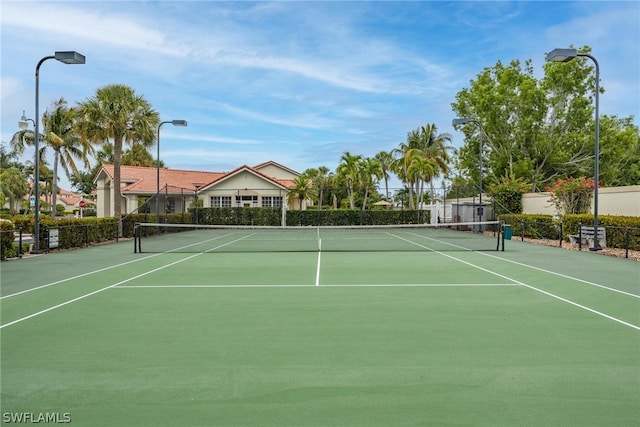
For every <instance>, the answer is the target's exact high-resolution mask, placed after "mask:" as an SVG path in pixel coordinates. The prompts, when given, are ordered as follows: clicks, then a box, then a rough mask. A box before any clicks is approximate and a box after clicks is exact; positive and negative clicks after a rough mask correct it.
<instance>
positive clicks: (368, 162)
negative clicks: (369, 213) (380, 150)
mask: <svg viewBox="0 0 640 427" xmlns="http://www.w3.org/2000/svg"><path fill="white" fill-rule="evenodd" d="M360 165H361V170H360V176H361V185H362V187H363V188H364V201H363V202H362V210H365V209H366V207H367V196H368V195H369V190H370V189H371V188H375V186H376V184H377V183H378V181H379V180H380V178H381V177H382V167H381V166H380V163H379V162H378V161H377V160H376V159H374V158H371V157H367V158H365V159H364V160H363V161H362V162H361V164H360Z"/></svg>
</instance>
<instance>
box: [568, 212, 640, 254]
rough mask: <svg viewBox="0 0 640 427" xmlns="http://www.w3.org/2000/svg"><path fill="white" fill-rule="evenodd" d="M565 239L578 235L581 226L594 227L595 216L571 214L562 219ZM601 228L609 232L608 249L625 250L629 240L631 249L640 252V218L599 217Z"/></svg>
mask: <svg viewBox="0 0 640 427" xmlns="http://www.w3.org/2000/svg"><path fill="white" fill-rule="evenodd" d="M562 224H563V230H562V231H563V237H564V239H565V240H566V241H568V240H569V235H571V234H575V235H577V234H578V233H579V232H580V225H581V224H582V225H587V226H593V215H590V214H571V215H565V216H563V217H562ZM598 224H599V226H603V227H605V229H606V230H607V247H610V248H625V247H626V239H627V237H628V238H629V249H633V250H636V251H640V217H635V216H614V215H598Z"/></svg>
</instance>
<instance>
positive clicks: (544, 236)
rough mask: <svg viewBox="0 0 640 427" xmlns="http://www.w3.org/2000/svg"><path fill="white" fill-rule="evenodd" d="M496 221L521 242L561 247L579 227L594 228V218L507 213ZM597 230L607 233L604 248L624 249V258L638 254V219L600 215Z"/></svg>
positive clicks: (586, 216)
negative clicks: (550, 243) (543, 243)
mask: <svg viewBox="0 0 640 427" xmlns="http://www.w3.org/2000/svg"><path fill="white" fill-rule="evenodd" d="M498 219H499V220H500V221H504V223H505V224H508V225H510V226H511V227H512V229H513V234H514V236H519V237H520V239H521V240H524V239H525V238H529V239H541V240H548V241H557V242H558V246H560V247H561V246H562V245H563V244H564V243H566V242H569V241H570V236H576V235H579V233H580V227H581V226H588V227H591V226H593V215H564V216H563V217H562V218H561V219H560V220H558V219H556V218H554V217H553V216H551V215H524V214H523V215H511V214H509V215H500V216H499V217H498ZM598 227H601V228H603V229H604V230H606V233H605V234H606V243H607V247H609V248H617V249H623V250H625V251H626V253H625V256H626V257H627V258H628V257H629V251H630V250H634V251H640V218H638V217H625V216H599V217H598Z"/></svg>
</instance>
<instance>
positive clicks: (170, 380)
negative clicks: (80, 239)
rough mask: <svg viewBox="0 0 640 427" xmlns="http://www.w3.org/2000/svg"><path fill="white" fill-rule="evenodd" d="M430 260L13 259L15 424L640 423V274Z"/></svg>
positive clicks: (10, 386)
mask: <svg viewBox="0 0 640 427" xmlns="http://www.w3.org/2000/svg"><path fill="white" fill-rule="evenodd" d="M415 238H416V239H418V237H415ZM402 239H405V240H407V239H408V240H411V238H408V237H402ZM365 246H366V244H365ZM415 246H416V247H415V248H414V250H391V251H384V250H375V251H345V252H334V251H328V252H325V251H305V252H268V251H265V252H251V251H246V250H245V251H242V252H225V253H217V252H216V251H215V250H214V251H211V252H208V253H202V252H200V253H199V252H172V253H163V252H159V253H134V252H133V243H132V242H121V243H118V244H113V245H104V246H96V247H92V248H87V249H82V250H76V251H69V252H63V253H52V254H47V255H42V256H34V257H28V258H24V259H22V260H13V261H8V262H4V263H2V265H1V266H0V267H1V268H2V272H1V273H2V276H1V285H2V286H1V299H0V303H1V306H0V308H1V309H2V312H1V323H2V325H1V329H0V333H1V344H2V348H1V356H2V361H1V363H2V365H1V368H2V371H1V380H0V381H1V384H0V385H1V399H2V400H1V402H0V403H1V407H2V409H1V412H2V420H1V422H2V423H3V424H4V423H6V424H8V423H13V422H16V421H23V422H24V421H26V422H33V420H35V419H37V418H38V417H40V419H42V417H56V416H57V417H58V421H61V420H62V421H67V420H70V421H71V425H78V426H405V425H406V426H408V425H411V426H414V425H438V426H440V425H469V426H520V425H531V426H589V425H592V426H632V425H635V426H638V425H639V424H640V421H639V420H640V263H638V262H634V261H630V260H625V259H616V258H610V257H605V256H602V255H596V254H592V253H588V252H575V251H566V250H563V249H559V248H550V247H543V246H535V245H530V244H527V243H522V242H518V241H507V242H506V250H505V251H504V252H502V251H464V250H446V251H432V250H428V249H427V248H425V247H423V246H426V244H425V243H424V241H423V240H416V245H415ZM458 249H459V248H458ZM50 419H52V418H50ZM29 420H32V421H29Z"/></svg>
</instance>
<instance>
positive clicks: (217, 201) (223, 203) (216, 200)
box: [211, 196, 231, 208]
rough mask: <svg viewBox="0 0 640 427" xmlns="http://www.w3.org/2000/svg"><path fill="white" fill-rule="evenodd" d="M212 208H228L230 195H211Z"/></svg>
mask: <svg viewBox="0 0 640 427" xmlns="http://www.w3.org/2000/svg"><path fill="white" fill-rule="evenodd" d="M211 207H212V208H230V207H231V196H211Z"/></svg>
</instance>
